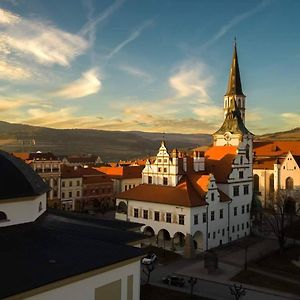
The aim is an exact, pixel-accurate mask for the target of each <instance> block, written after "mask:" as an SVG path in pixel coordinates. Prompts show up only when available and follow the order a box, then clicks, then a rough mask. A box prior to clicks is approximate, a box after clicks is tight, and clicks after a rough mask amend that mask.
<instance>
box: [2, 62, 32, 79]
mask: <svg viewBox="0 0 300 300" xmlns="http://www.w3.org/2000/svg"><path fill="white" fill-rule="evenodd" d="M30 77H31V72H30V71H29V70H28V69H26V68H24V67H21V66H16V65H12V64H9V63H8V62H5V61H1V60H0V79H4V80H26V79H28V78H30Z"/></svg>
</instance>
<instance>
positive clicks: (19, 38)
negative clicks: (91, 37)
mask: <svg viewBox="0 0 300 300" xmlns="http://www.w3.org/2000/svg"><path fill="white" fill-rule="evenodd" d="M1 14H2V17H3V18H2V21H0V26H1V33H0V45H1V46H0V54H1V55H2V56H8V55H9V56H18V57H21V58H26V59H29V60H35V61H36V62H38V63H40V64H43V65H52V64H58V65H61V66H69V65H70V62H71V61H72V60H73V59H74V58H75V57H77V56H78V55H80V54H82V53H84V52H85V50H86V49H87V48H88V46H89V44H88V42H87V41H86V40H85V39H84V38H82V37H81V36H79V35H76V34H72V33H69V32H66V31H63V30H60V29H58V28H56V27H55V26H54V25H52V24H51V23H49V22H44V21H40V20H34V19H26V18H22V17H20V16H19V15H16V14H13V13H12V12H10V11H8V10H3V9H2V10H1ZM0 20H1V18H0Z"/></svg>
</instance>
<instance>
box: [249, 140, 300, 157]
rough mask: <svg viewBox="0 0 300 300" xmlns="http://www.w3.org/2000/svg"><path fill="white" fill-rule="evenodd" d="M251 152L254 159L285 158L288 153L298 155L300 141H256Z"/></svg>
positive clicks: (299, 153) (299, 152)
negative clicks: (262, 157)
mask: <svg viewBox="0 0 300 300" xmlns="http://www.w3.org/2000/svg"><path fill="white" fill-rule="evenodd" d="M253 151H254V154H255V156H256V157H258V156H266V157H273V156H285V155H286V154H287V153H288V152H289V151H291V153H292V154H293V155H300V141H267V142H260V141H257V142H254V143H253Z"/></svg>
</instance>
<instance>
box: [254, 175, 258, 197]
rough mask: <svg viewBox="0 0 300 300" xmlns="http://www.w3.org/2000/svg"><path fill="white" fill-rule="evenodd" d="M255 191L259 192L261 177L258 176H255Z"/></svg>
mask: <svg viewBox="0 0 300 300" xmlns="http://www.w3.org/2000/svg"><path fill="white" fill-rule="evenodd" d="M253 190H254V192H256V193H258V192H259V176H258V175H257V174H254V176H253Z"/></svg>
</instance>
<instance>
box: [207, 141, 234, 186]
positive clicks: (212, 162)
mask: <svg viewBox="0 0 300 300" xmlns="http://www.w3.org/2000/svg"><path fill="white" fill-rule="evenodd" d="M236 155H237V147H235V146H213V147H211V148H209V149H208V150H207V151H206V152H205V170H206V171H207V172H210V173H212V174H214V176H215V179H216V181H217V182H222V183H225V182H227V180H228V177H229V175H230V173H231V172H232V164H233V161H234V159H235V157H236Z"/></svg>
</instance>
